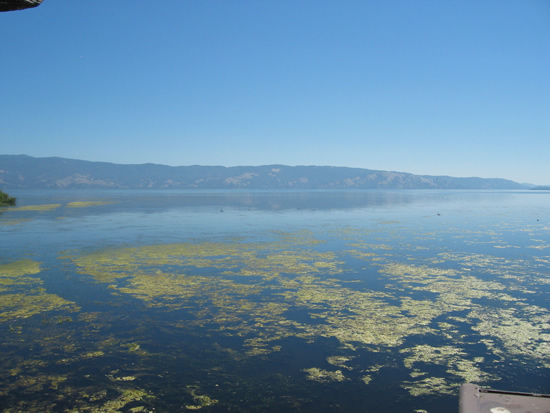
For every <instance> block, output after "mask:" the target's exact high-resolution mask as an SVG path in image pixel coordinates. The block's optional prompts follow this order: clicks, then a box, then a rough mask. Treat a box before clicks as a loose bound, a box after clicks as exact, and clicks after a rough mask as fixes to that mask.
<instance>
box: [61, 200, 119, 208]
mask: <svg viewBox="0 0 550 413" xmlns="http://www.w3.org/2000/svg"><path fill="white" fill-rule="evenodd" d="M111 203H112V202H109V201H73V202H69V203H68V204H67V207H68V208H86V207H91V206H100V205H108V204H111Z"/></svg>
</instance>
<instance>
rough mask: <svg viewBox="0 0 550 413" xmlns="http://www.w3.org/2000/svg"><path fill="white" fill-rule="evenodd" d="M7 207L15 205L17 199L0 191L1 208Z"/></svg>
mask: <svg viewBox="0 0 550 413" xmlns="http://www.w3.org/2000/svg"><path fill="white" fill-rule="evenodd" d="M6 205H9V206H13V205H15V198H14V197H12V196H9V195H8V194H6V193H4V192H2V191H0V206H6Z"/></svg>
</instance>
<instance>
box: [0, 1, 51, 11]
mask: <svg viewBox="0 0 550 413" xmlns="http://www.w3.org/2000/svg"><path fill="white" fill-rule="evenodd" d="M40 3H42V0H0V11H13V10H23V9H29V8H31V7H36V6H40Z"/></svg>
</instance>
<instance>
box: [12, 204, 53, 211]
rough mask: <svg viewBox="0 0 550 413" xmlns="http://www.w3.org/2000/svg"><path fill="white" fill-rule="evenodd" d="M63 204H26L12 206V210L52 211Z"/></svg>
mask: <svg viewBox="0 0 550 413" xmlns="http://www.w3.org/2000/svg"><path fill="white" fill-rule="evenodd" d="M60 206H61V204H44V205H25V206H22V207H17V208H12V209H11V211H51V210H53V209H57V208H59V207H60Z"/></svg>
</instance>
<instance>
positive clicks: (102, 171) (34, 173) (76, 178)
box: [0, 155, 528, 189]
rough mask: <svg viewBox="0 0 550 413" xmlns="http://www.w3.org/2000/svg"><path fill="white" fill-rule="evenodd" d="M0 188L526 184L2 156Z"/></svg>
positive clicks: (314, 169)
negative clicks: (121, 163) (122, 163)
mask: <svg viewBox="0 0 550 413" xmlns="http://www.w3.org/2000/svg"><path fill="white" fill-rule="evenodd" d="M0 187H1V188H3V189H11V188H181V189H346V188H350V189H353V188H355V189H374V188H387V189H525V188H527V187H528V186H526V185H524V184H519V183H517V182H513V181H509V180H506V179H483V178H453V177H450V176H427V175H413V174H409V173H404V172H389V171H376V170H370V169H360V168H346V167H332V166H285V165H266V166H235V167H223V166H177V167H174V166H166V165H156V164H141V165H120V164H113V163H107V162H89V161H80V160H75V159H65V158H33V157H30V156H26V155H0Z"/></svg>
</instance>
